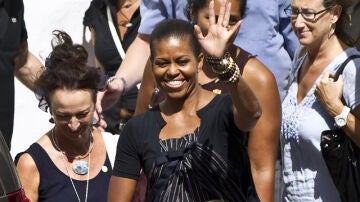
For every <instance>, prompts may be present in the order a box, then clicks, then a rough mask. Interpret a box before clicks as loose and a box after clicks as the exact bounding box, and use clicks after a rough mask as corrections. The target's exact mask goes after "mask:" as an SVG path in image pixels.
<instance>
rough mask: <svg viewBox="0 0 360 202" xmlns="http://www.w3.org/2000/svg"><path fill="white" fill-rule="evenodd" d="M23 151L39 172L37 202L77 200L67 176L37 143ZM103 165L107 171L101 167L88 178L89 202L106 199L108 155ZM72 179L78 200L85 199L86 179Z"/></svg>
mask: <svg viewBox="0 0 360 202" xmlns="http://www.w3.org/2000/svg"><path fill="white" fill-rule="evenodd" d="M25 152H26V153H28V154H30V155H31V157H32V158H33V159H34V161H35V164H36V166H37V168H38V170H39V173H40V186H39V202H41V201H54V202H62V201H78V198H77V196H76V193H75V190H74V187H73V185H72V184H71V181H70V178H69V176H67V175H65V174H64V173H63V172H62V171H60V170H59V169H58V168H57V167H56V166H55V164H54V163H53V162H52V160H51V159H50V157H49V155H48V154H47V153H46V151H45V150H44V149H43V148H42V147H41V146H40V145H39V144H38V143H34V144H32V145H31V146H30V147H29V149H27V150H26V151H25ZM104 166H106V167H107V172H104V171H103V169H102V170H100V172H99V174H98V175H97V176H96V177H95V178H92V179H90V180H89V186H88V200H87V201H89V202H91V201H92V202H102V201H107V192H108V185H109V181H110V177H111V172H112V168H111V163H110V160H109V157H108V155H106V160H105V163H104ZM70 169H71V168H70ZM72 181H73V183H74V186H75V188H76V191H77V193H78V194H79V197H80V200H81V201H85V195H86V184H87V181H86V180H84V181H79V180H76V179H72Z"/></svg>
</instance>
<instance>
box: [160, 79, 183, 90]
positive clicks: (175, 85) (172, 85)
mask: <svg viewBox="0 0 360 202" xmlns="http://www.w3.org/2000/svg"><path fill="white" fill-rule="evenodd" d="M184 83H185V80H181V81H180V80H171V81H166V82H165V85H166V86H168V87H169V88H181V87H182V86H183V85H184Z"/></svg>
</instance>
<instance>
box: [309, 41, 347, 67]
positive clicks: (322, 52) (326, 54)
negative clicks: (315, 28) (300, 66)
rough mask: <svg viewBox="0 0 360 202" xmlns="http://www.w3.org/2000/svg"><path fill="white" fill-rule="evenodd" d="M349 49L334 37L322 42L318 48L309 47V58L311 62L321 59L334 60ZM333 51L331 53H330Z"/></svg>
mask: <svg viewBox="0 0 360 202" xmlns="http://www.w3.org/2000/svg"><path fill="white" fill-rule="evenodd" d="M347 48H348V46H347V45H345V44H344V43H343V42H341V41H340V40H339V38H338V37H336V36H335V35H333V36H332V37H330V38H327V39H325V40H324V41H322V42H321V43H320V44H319V45H318V46H315V47H314V48H311V47H308V48H307V49H308V58H309V60H311V61H315V60H319V59H320V60H321V59H327V58H329V59H331V60H332V59H334V58H335V57H336V56H337V55H339V54H341V53H342V52H343V51H345V50H346V49H347ZM329 50H331V51H329Z"/></svg>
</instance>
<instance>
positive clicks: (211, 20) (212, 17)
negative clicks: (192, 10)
mask: <svg viewBox="0 0 360 202" xmlns="http://www.w3.org/2000/svg"><path fill="white" fill-rule="evenodd" d="M209 24H210V26H211V25H213V24H215V11H214V0H212V1H210V3H209Z"/></svg>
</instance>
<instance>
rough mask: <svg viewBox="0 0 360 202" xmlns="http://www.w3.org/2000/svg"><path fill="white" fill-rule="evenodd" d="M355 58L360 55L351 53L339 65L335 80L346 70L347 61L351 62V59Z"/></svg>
mask: <svg viewBox="0 0 360 202" xmlns="http://www.w3.org/2000/svg"><path fill="white" fill-rule="evenodd" d="M354 58H360V55H351V56H349V57H348V58H347V59H346V60H345V61H344V62H343V63H342V64H341V66H340V67H339V69H338V70H337V71H336V72H335V75H334V81H337V80H338V78H339V76H340V74H342V72H343V71H344V68H345V67H346V65H347V63H349V62H350V60H352V59H354Z"/></svg>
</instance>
